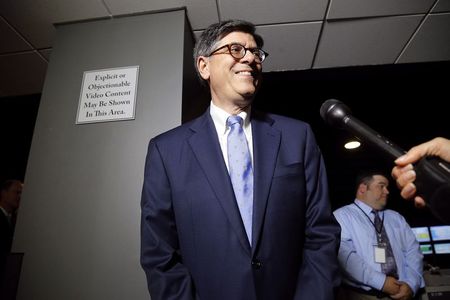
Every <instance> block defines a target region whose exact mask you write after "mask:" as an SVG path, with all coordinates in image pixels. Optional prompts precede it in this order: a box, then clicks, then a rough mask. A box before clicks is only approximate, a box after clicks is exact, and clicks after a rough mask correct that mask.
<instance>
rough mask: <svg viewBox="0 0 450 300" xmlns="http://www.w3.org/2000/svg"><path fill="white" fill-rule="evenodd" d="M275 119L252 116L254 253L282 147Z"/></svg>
mask: <svg viewBox="0 0 450 300" xmlns="http://www.w3.org/2000/svg"><path fill="white" fill-rule="evenodd" d="M272 123H273V120H271V119H268V118H264V115H263V116H258V115H257V114H254V116H253V117H252V134H253V145H254V147H253V151H254V152H253V153H254V159H253V160H254V164H253V165H254V194H253V233H252V236H253V241H252V245H253V247H252V248H253V249H252V250H253V253H254V251H255V250H256V249H257V243H258V241H259V238H260V235H261V230H262V225H263V222H264V216H265V211H266V206H267V199H268V196H269V190H270V186H271V184H272V178H273V172H274V170H275V165H276V161H277V155H278V150H279V147H280V139H281V136H280V132H279V131H278V130H276V129H274V128H273V127H272Z"/></svg>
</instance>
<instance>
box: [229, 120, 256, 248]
mask: <svg viewBox="0 0 450 300" xmlns="http://www.w3.org/2000/svg"><path fill="white" fill-rule="evenodd" d="M242 122H243V120H242V118H241V117H239V116H233V115H232V116H230V117H228V119H227V125H228V126H229V127H230V132H229V133H228V141H227V143H228V168H229V172H230V178H231V183H232V184H233V189H234V195H235V196H236V201H237V204H238V207H239V211H240V213H241V218H242V221H243V222H244V227H245V231H246V233H247V237H248V240H249V242H250V245H251V244H252V215H253V169H252V160H251V158H250V152H249V149H248V144H247V139H246V138H245V134H244V130H243V129H242Z"/></svg>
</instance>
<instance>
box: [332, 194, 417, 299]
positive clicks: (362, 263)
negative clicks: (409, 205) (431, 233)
mask: <svg viewBox="0 0 450 300" xmlns="http://www.w3.org/2000/svg"><path fill="white" fill-rule="evenodd" d="M371 211H372V208H371V207H370V206H368V205H366V204H365V203H363V202H362V201H360V200H358V199H356V200H355V202H354V203H352V204H349V205H346V206H344V207H341V208H339V209H337V210H335V211H334V216H335V217H336V219H337V221H338V222H339V224H340V225H341V230H342V231H341V245H340V248H339V255H338V259H339V264H340V266H341V269H342V271H343V282H344V283H346V284H348V285H351V286H355V287H359V288H362V289H365V290H370V289H372V288H374V289H377V290H381V289H382V288H383V284H384V281H385V279H386V275H385V274H383V273H382V272H381V264H380V263H376V262H375V258H374V254H375V253H374V252H375V250H374V246H375V245H377V234H376V231H375V227H374V224H373V221H374V214H372V213H371ZM380 217H381V219H383V218H384V221H383V224H384V228H385V230H386V233H387V235H388V237H389V241H390V244H391V247H392V251H393V253H394V257H395V261H396V263H397V269H398V275H399V279H398V280H399V281H403V282H405V283H407V284H408V285H409V287H410V288H411V289H412V290H413V292H414V294H416V292H417V291H418V289H419V288H421V287H424V286H425V282H424V280H423V275H422V274H423V255H422V253H421V252H420V248H419V243H418V242H417V240H416V238H415V235H414V233H413V231H412V230H411V227H409V225H408V223H407V222H406V220H405V218H403V216H401V215H400V214H399V213H397V212H395V211H393V210H389V209H386V210H383V211H382V212H381V213H380ZM369 218H370V219H369Z"/></svg>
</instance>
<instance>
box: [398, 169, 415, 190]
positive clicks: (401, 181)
mask: <svg viewBox="0 0 450 300" xmlns="http://www.w3.org/2000/svg"><path fill="white" fill-rule="evenodd" d="M414 180H416V172H415V171H414V170H409V171H406V172H405V173H403V174H401V175H400V176H399V177H398V178H397V181H396V182H397V186H398V187H399V188H405V187H406V186H407V185H408V183H411V182H413V181H414Z"/></svg>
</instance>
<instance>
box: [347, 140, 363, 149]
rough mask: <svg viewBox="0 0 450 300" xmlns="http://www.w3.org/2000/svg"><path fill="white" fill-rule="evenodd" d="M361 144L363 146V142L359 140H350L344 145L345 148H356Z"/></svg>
mask: <svg viewBox="0 0 450 300" xmlns="http://www.w3.org/2000/svg"><path fill="white" fill-rule="evenodd" d="M359 146H361V143H360V142H358V141H350V142H347V143H345V145H344V147H345V149H356V148H358V147H359Z"/></svg>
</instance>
